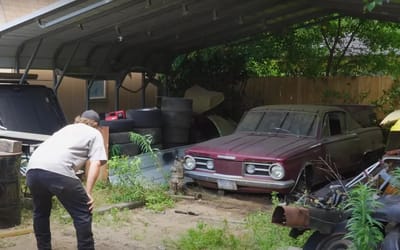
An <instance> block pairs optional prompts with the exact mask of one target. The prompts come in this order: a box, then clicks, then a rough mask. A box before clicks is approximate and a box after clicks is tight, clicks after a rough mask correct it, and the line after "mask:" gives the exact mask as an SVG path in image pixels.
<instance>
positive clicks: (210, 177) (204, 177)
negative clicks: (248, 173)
mask: <svg viewBox="0 0 400 250" xmlns="http://www.w3.org/2000/svg"><path fill="white" fill-rule="evenodd" d="M185 176H187V177H190V178H192V179H194V180H200V181H207V182H213V183H217V181H218V179H220V180H227V181H234V182H235V183H236V185H238V186H245V187H257V188H265V189H288V188H291V187H293V185H294V183H295V182H294V180H287V181H274V180H264V181H261V180H249V179H244V178H243V177H241V176H234V175H223V174H214V173H203V172H199V171H185Z"/></svg>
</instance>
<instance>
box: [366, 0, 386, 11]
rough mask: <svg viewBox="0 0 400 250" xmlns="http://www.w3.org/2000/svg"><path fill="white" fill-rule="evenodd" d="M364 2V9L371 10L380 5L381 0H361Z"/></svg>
mask: <svg viewBox="0 0 400 250" xmlns="http://www.w3.org/2000/svg"><path fill="white" fill-rule="evenodd" d="M363 2H364V11H369V12H371V11H373V10H374V9H375V7H376V6H378V5H382V4H383V0H363Z"/></svg>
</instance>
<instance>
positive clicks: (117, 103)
mask: <svg viewBox="0 0 400 250" xmlns="http://www.w3.org/2000/svg"><path fill="white" fill-rule="evenodd" d="M122 81H123V80H122V79H121V78H118V79H116V80H115V110H119V89H120V88H121V85H122Z"/></svg>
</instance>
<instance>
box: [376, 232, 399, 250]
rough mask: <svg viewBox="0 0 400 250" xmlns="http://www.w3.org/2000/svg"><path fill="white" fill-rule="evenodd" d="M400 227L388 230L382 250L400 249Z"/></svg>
mask: <svg viewBox="0 0 400 250" xmlns="http://www.w3.org/2000/svg"><path fill="white" fill-rule="evenodd" d="M399 231H400V228H396V229H395V230H392V231H390V232H388V233H387V234H386V236H385V239H384V240H383V242H382V245H381V248H380V249H382V250H398V249H400V232H399Z"/></svg>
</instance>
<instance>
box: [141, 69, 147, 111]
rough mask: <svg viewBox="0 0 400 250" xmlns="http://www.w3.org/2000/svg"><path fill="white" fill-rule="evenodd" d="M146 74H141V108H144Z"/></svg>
mask: <svg viewBox="0 0 400 250" xmlns="http://www.w3.org/2000/svg"><path fill="white" fill-rule="evenodd" d="M146 86H147V84H146V73H145V72H142V108H144V107H145V106H146Z"/></svg>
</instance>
